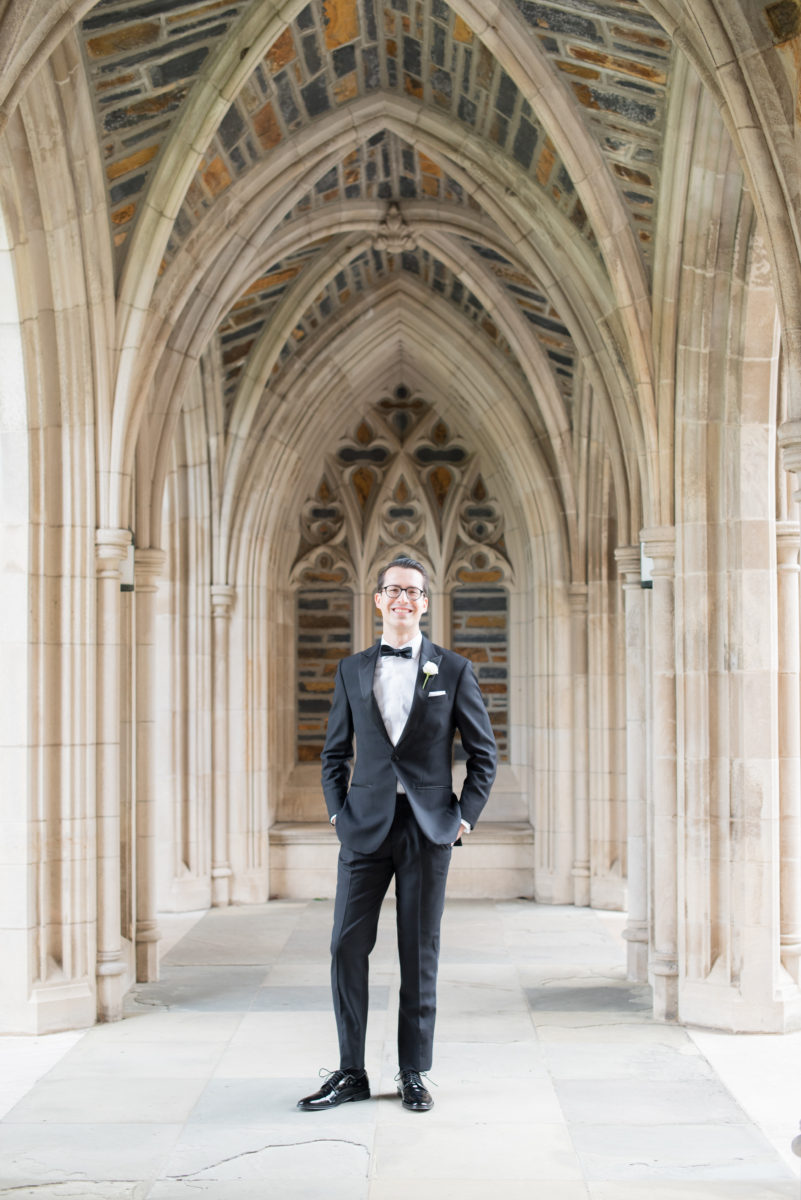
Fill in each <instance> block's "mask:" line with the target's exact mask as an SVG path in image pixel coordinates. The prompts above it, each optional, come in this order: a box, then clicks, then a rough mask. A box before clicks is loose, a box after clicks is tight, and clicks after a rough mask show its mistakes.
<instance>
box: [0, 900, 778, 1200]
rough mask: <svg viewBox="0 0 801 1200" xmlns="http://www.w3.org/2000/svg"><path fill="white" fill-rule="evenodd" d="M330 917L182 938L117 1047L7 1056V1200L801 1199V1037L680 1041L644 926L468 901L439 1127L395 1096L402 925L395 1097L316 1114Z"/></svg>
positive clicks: (211, 928) (457, 905) (41, 1044)
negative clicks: (630, 942) (652, 966)
mask: <svg viewBox="0 0 801 1200" xmlns="http://www.w3.org/2000/svg"><path fill="white" fill-rule="evenodd" d="M330 921H331V905H330V903H328V902H322V901H311V902H300V901H279V902H274V903H271V904H270V905H268V906H265V907H259V908H231V909H224V910H215V911H213V912H210V913H207V914H205V915H202V916H200V915H198V914H196V915H194V916H190V917H186V918H169V919H165V922H164V925H165V932H166V937H165V943H164V948H165V953H164V955H163V961H162V978H161V981H160V982H159V983H155V984H148V985H140V986H138V987H137V988H136V990H135V992H134V993H133V994H132V995H131V997H130V998H129V1002H128V1005H127V1017H126V1019H125V1020H124V1021H122V1022H120V1023H118V1024H114V1025H104V1026H97V1027H95V1028H93V1029H89V1030H86V1031H83V1032H78V1033H69V1034H57V1035H53V1036H51V1037H46V1038H35V1039H23V1038H5V1039H0V1115H2V1116H3V1120H2V1121H1V1122H0V1196H12V1195H13V1196H14V1197H15V1200H26V1198H27V1197H31V1198H33V1197H36V1198H37V1200H41V1198H42V1197H53V1198H54V1200H55V1198H56V1197H58V1198H60V1197H80V1198H81V1200H85V1198H90V1197H97V1198H102V1200H121V1198H123V1197H124V1198H126V1200H146V1198H147V1200H179V1198H180V1200H183V1198H186V1197H194V1196H204V1197H209V1198H211V1200H255V1198H256V1197H258V1200H314V1198H315V1197H320V1198H321V1200H323V1198H324V1200H401V1198H403V1200H408V1198H409V1197H410V1196H411V1197H413V1200H434V1198H436V1200H451V1198H453V1200H457V1198H458V1200H478V1198H479V1197H480V1198H481V1200H485V1198H486V1197H488V1196H490V1197H491V1196H492V1195H493V1190H494V1189H495V1188H496V1187H497V1195H498V1197H499V1200H500V1197H503V1200H523V1198H525V1200H531V1198H532V1197H534V1196H536V1197H537V1198H538V1200H644V1198H647V1200H696V1198H697V1200H702V1198H708V1200H712V1198H721V1200H722V1198H726V1200H734V1198H741V1200H768V1198H771V1200H773V1198H779V1197H781V1198H782V1200H784V1198H787V1200H790V1198H793V1200H798V1197H799V1195H801V1189H800V1188H799V1181H798V1165H799V1160H798V1159H796V1158H794V1157H793V1155H792V1153H791V1151H790V1143H791V1141H792V1139H793V1137H794V1135H795V1134H796V1133H797V1131H798V1122H799V1119H801V1071H799V1052H800V1051H801V1034H792V1035H787V1036H785V1037H769V1036H765V1037H762V1036H758V1037H731V1036H727V1035H723V1034H714V1033H703V1032H700V1031H694V1030H687V1029H683V1028H678V1027H676V1026H667V1025H661V1024H658V1023H656V1022H655V1021H654V1020H653V1019H652V1018H651V1016H650V1015H649V995H648V991H647V989H646V988H644V987H639V986H634V985H631V984H629V983H627V982H626V980H625V970H624V944H623V942H622V940H621V938H620V930H621V927H622V923H623V922H622V918H621V917H620V915H619V914H608V913H596V912H591V911H589V910H587V909H572V908H546V907H539V906H537V905H534V904H531V903H528V902H526V901H514V902H502V903H500V902H495V903H492V902H486V901H485V902H473V901H451V902H450V903H449V906H448V908H447V911H446V918H445V924H444V929H443V950H442V958H441V967H440V989H439V997H440V1003H439V1019H438V1040H437V1055H436V1062H435V1065H434V1069H433V1070H432V1072H431V1076H432V1079H433V1081H434V1083H435V1084H436V1086H432V1088H431V1090H432V1092H433V1094H434V1100H435V1107H434V1109H433V1110H432V1111H431V1112H429V1113H425V1114H414V1113H408V1112H406V1111H405V1110H404V1109H403V1108H402V1107H401V1105H400V1102H399V1100H398V1098H397V1096H396V1093H395V1084H394V1082H393V1077H394V1075H395V1071H396V1063H395V1056H394V1032H395V1030H394V1026H395V1014H394V1011H393V1008H394V1004H395V994H396V991H397V973H396V967H395V956H394V945H393V911H392V906H391V904H390V903H387V905H386V906H385V911H384V913H383V915H382V922H381V932H380V936H379V942H378V945H377V946H376V949H375V951H374V954H373V971H372V976H371V979H372V990H373V1003H372V1010H371V1011H372V1017H371V1024H370V1029H369V1035H368V1036H369V1050H368V1064H367V1065H368V1071H369V1074H370V1078H371V1081H372V1086H373V1093H374V1099H372V1100H371V1101H369V1102H367V1103H362V1104H348V1105H344V1106H343V1107H342V1108H340V1109H337V1110H334V1111H332V1112H330V1113H299V1112H297V1111H296V1109H295V1102H296V1100H297V1099H298V1097H299V1096H301V1095H304V1094H306V1093H307V1092H309V1091H311V1090H313V1088H314V1087H316V1085H317V1080H316V1073H317V1070H318V1068H320V1067H329V1068H332V1067H336V1066H337V1055H336V1050H335V1041H334V1026H333V1018H332V1016H331V1011H330V1003H329V994H328V978H327V976H328V965H327V944H328V937H329V928H330Z"/></svg>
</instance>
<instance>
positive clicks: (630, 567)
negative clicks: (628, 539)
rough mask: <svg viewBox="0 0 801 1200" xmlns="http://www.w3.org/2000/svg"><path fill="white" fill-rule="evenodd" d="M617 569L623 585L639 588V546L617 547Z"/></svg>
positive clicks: (640, 567)
mask: <svg viewBox="0 0 801 1200" xmlns="http://www.w3.org/2000/svg"><path fill="white" fill-rule="evenodd" d="M615 562H616V563H617V569H618V571H619V572H620V574H621V575H622V576H623V585H624V587H627V586H636V587H639V586H640V578H641V575H642V555H641V554H640V547H639V546H618V548H617V550H615Z"/></svg>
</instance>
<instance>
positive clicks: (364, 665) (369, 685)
mask: <svg viewBox="0 0 801 1200" xmlns="http://www.w3.org/2000/svg"><path fill="white" fill-rule="evenodd" d="M380 644H381V643H380V642H374V643H373V645H372V646H370V647H369V648H368V649H367V650H363V651H362V655H361V661H360V662H359V689H360V691H361V694H362V700H369V699H370V697H371V696H372V694H373V676H374V675H375V664H376V662H377V660H378V647H379V645H380Z"/></svg>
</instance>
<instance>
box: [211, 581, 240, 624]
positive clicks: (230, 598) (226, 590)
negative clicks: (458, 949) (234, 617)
mask: <svg viewBox="0 0 801 1200" xmlns="http://www.w3.org/2000/svg"><path fill="white" fill-rule="evenodd" d="M235 599H236V588H235V587H232V586H231V585H230V583H213V584H212V585H211V613H212V616H214V617H222V618H225V617H230V615H231V609H232V608H233V607H234V600H235Z"/></svg>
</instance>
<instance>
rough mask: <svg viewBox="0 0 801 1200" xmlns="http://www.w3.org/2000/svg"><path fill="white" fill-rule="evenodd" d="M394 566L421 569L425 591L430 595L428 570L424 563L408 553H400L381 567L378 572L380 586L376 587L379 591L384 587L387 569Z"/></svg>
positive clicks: (408, 569) (411, 569) (412, 569)
mask: <svg viewBox="0 0 801 1200" xmlns="http://www.w3.org/2000/svg"><path fill="white" fill-rule="evenodd" d="M392 567H403V568H404V570H406V571H419V572H420V574H421V575H422V576H423V591H424V592H425V593H426V595H428V571H427V570H426V569H425V567H424V566H423V564H422V563H419V562H418V561H417V559H416V558H409V556H408V555H407V554H398V555H397V556H396V557H395V558H393V560H392V562H391V563H387V565H386V566H385V567H382V568H381V570H380V571H379V572H378V587H377V588H376V591H377V592H380V591H381V589H382V588H383V586H384V580H385V579H386V577H387V571H389V570H390V569H391V568H392Z"/></svg>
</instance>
